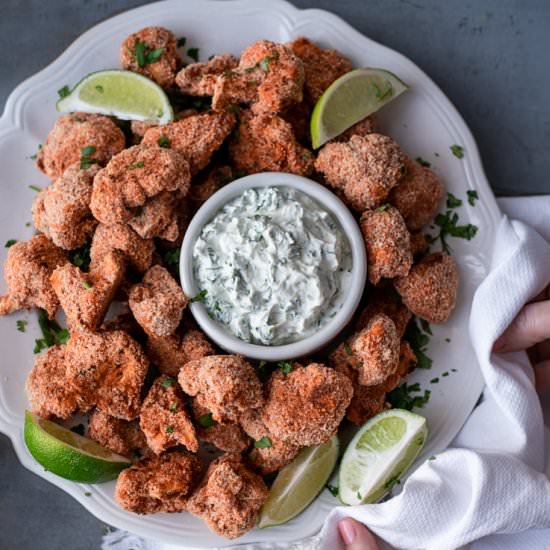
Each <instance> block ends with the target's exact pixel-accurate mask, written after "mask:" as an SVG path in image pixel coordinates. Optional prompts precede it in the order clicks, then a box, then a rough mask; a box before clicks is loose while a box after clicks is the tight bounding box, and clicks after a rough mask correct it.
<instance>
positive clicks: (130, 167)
mask: <svg viewBox="0 0 550 550" xmlns="http://www.w3.org/2000/svg"><path fill="white" fill-rule="evenodd" d="M144 166H145V163H144V162H141V161H140V162H135V163H134V164H128V170H136V169H137V168H143V167H144Z"/></svg>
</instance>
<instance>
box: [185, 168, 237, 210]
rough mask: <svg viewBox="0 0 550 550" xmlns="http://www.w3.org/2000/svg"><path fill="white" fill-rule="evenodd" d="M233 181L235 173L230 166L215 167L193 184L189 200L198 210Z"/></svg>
mask: <svg viewBox="0 0 550 550" xmlns="http://www.w3.org/2000/svg"><path fill="white" fill-rule="evenodd" d="M232 179H233V171H232V170H231V167H230V166H214V167H213V168H211V169H210V170H208V171H207V172H206V173H204V174H203V175H202V176H200V177H199V176H197V178H196V179H195V180H194V181H193V182H192V183H191V189H189V194H188V196H187V198H188V199H189V201H190V202H191V203H192V205H193V206H194V207H195V208H198V207H199V206H201V205H202V204H203V203H204V202H206V201H207V200H208V199H209V198H210V197H211V196H212V195H213V194H214V193H215V192H216V191H218V189H221V188H222V187H223V186H224V185H226V184H227V183H229V182H230V181H231V180H232Z"/></svg>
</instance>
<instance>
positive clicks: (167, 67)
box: [120, 27, 181, 88]
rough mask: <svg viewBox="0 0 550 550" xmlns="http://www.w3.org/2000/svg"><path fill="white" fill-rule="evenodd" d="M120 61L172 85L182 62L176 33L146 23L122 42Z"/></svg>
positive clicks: (167, 86) (164, 84)
mask: <svg viewBox="0 0 550 550" xmlns="http://www.w3.org/2000/svg"><path fill="white" fill-rule="evenodd" d="M120 64H121V66H122V68H123V69H126V70H128V71H134V72H135V73H140V74H142V75H144V76H146V77H147V78H150V79H151V80H154V81H155V82H156V83H157V84H158V85H159V86H162V87H163V88H169V87H170V86H172V84H174V79H175V77H176V72H177V70H178V67H179V66H180V64H181V57H180V55H179V53H178V49H177V42H176V37H175V36H174V35H173V33H171V32H170V31H169V30H167V29H165V28H163V27H145V28H144V29H141V30H139V31H138V32H135V33H134V34H131V35H130V36H128V37H127V38H126V40H124V42H123V43H122V45H121V46H120Z"/></svg>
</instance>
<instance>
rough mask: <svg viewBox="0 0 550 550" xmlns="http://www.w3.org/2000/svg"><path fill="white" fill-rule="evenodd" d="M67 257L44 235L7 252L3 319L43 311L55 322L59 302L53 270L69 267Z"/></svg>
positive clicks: (1, 300)
mask: <svg viewBox="0 0 550 550" xmlns="http://www.w3.org/2000/svg"><path fill="white" fill-rule="evenodd" d="M67 261H68V260H67V255H66V254H65V252H64V251H63V250H61V248H58V247H57V246H55V245H54V244H53V243H52V241H50V239H48V237H46V236H45V235H36V236H35V237H32V238H31V239H29V240H28V241H23V242H20V243H15V244H14V245H12V246H11V247H10V249H9V251H8V258H7V259H6V263H5V266H4V278H5V280H6V285H7V287H8V292H7V293H6V294H4V295H3V296H0V315H7V314H8V313H13V312H14V311H17V310H18V309H24V308H26V309H30V308H32V307H41V308H42V309H45V310H46V311H47V312H48V317H49V318H50V319H53V318H54V316H55V314H56V312H57V309H58V308H59V300H58V299H57V296H56V294H55V291H54V289H53V287H52V285H51V283H50V276H51V274H52V273H53V271H54V269H55V268H57V267H59V266H61V265H64V264H65V263H67Z"/></svg>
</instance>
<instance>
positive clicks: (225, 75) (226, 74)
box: [222, 71, 235, 78]
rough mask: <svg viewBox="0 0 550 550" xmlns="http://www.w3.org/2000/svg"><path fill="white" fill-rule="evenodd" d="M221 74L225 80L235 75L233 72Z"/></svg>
mask: <svg viewBox="0 0 550 550" xmlns="http://www.w3.org/2000/svg"><path fill="white" fill-rule="evenodd" d="M222 74H223V76H224V77H225V78H229V77H230V76H233V75H234V74H235V71H223V73H222Z"/></svg>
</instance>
